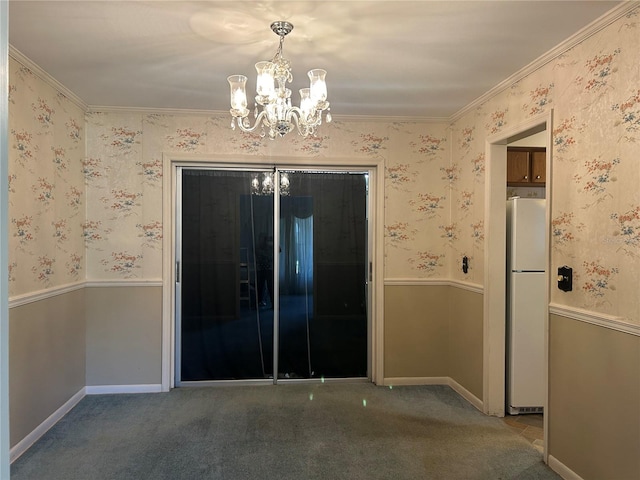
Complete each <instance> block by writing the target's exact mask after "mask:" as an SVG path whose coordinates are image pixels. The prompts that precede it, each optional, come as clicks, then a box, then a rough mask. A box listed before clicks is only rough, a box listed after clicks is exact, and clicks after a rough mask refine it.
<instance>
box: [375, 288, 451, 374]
mask: <svg viewBox="0 0 640 480" xmlns="http://www.w3.org/2000/svg"><path fill="white" fill-rule="evenodd" d="M449 288H450V287H448V286H442V285H386V286H385V287H384V377H385V378H398V377H445V376H447V375H448V369H447V335H448V329H447V325H448V318H449V301H448V299H449Z"/></svg>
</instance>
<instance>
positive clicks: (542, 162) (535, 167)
mask: <svg viewBox="0 0 640 480" xmlns="http://www.w3.org/2000/svg"><path fill="white" fill-rule="evenodd" d="M546 167H547V154H546V153H545V152H531V182H532V183H542V184H544V183H545V182H546V180H547V175H546Z"/></svg>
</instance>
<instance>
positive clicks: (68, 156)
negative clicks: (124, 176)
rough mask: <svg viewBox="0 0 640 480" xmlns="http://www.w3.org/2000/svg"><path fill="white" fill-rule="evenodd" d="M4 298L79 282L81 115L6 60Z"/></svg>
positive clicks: (82, 187) (81, 260) (81, 266)
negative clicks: (6, 271)
mask: <svg viewBox="0 0 640 480" xmlns="http://www.w3.org/2000/svg"><path fill="white" fill-rule="evenodd" d="M9 67H10V70H9V142H8V143H9V159H10V161H9V229H10V230H9V295H10V296H14V295H18V294H24V293H30V292H35V291H40V290H44V289H47V288H50V287H53V286H60V285H66V284H70V283H74V282H78V281H82V280H84V278H85V249H84V239H83V238H82V227H81V225H82V224H83V222H84V209H85V185H84V179H83V176H82V161H83V159H84V157H85V149H84V111H83V110H82V109H81V108H80V107H78V106H77V105H76V104H75V103H74V102H72V101H71V100H69V99H68V98H67V97H65V96H64V95H63V94H61V93H59V92H58V91H56V90H55V89H53V88H52V87H50V86H49V85H48V84H46V83H45V82H43V81H42V80H41V79H40V78H39V77H37V76H36V75H35V74H34V73H33V72H32V71H31V70H30V69H29V68H27V67H24V66H22V65H20V64H19V63H17V62H15V61H13V60H12V59H10V63H9Z"/></svg>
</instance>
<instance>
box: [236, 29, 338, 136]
mask: <svg viewBox="0 0 640 480" xmlns="http://www.w3.org/2000/svg"><path fill="white" fill-rule="evenodd" d="M271 30H273V32H274V33H275V34H276V35H278V36H279V37H280V45H279V46H278V50H277V51H276V54H275V55H274V57H273V59H271V61H262V62H258V63H256V72H257V78H256V97H255V108H254V112H253V114H254V117H255V123H254V125H253V126H251V125H250V122H249V119H248V116H249V113H250V111H249V110H248V109H247V92H246V84H247V77H246V76H244V75H231V76H230V77H228V78H227V80H228V81H229V86H230V88H231V110H229V111H230V112H231V116H232V118H231V129H232V130H235V128H236V124H237V125H238V127H239V128H240V130H242V131H243V132H253V131H255V130H256V129H258V128H260V131H261V136H262V137H264V136H265V135H267V132H268V135H269V138H271V139H274V138H276V136H280V137H284V136H285V135H286V134H287V133H289V132H291V131H292V130H293V129H296V130H297V131H298V133H299V134H300V135H302V136H303V137H307V136H309V135H315V133H316V130H317V127H318V126H319V125H321V124H322V113H323V112H324V111H325V110H326V115H325V120H326V122H327V123H329V122H331V112H330V109H329V102H328V101H327V84H326V82H325V76H326V74H327V72H326V71H325V70H322V69H313V70H309V72H308V73H307V75H308V76H309V80H310V85H309V88H302V89H300V106H299V107H297V106H292V105H291V90H289V89H288V88H287V87H286V84H287V83H291V82H292V81H293V74H292V73H291V63H290V62H289V60H286V59H285V58H283V56H282V44H283V43H284V37H285V36H286V35H287V34H289V33H290V32H291V30H293V25H292V24H291V23H289V22H285V21H278V22H273V23H272V24H271Z"/></svg>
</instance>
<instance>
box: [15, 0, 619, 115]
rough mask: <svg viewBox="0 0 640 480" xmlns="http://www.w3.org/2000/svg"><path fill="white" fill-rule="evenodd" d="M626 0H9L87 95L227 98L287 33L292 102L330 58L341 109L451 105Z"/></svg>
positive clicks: (28, 44) (133, 101)
mask: <svg viewBox="0 0 640 480" xmlns="http://www.w3.org/2000/svg"><path fill="white" fill-rule="evenodd" d="M619 3H620V2H617V1H611V0H609V1H580V0H573V1H516V0H511V1H506V0H505V1H451V0H449V1H427V0H423V1H399V0H393V1H392V0H389V1H356V0H352V1H344V0H343V1H328V0H326V1H305V0H297V1H285V0H281V1H259V2H258V1H242V0H234V1H163V0H155V1H110V0H95V1H87V0H84V1H57V0H48V1H32V0H11V1H10V2H9V43H10V45H11V46H12V47H13V48H15V49H17V50H18V51H19V52H20V53H22V54H23V55H25V56H26V57H28V58H29V59H30V60H32V61H33V62H35V63H36V64H37V65H39V66H40V67H41V68H42V69H44V70H45V71H46V72H47V73H48V74H50V75H51V76H52V77H53V78H55V79H56V80H57V81H58V82H60V83H62V84H63V85H64V86H65V87H67V88H68V89H69V90H71V92H73V93H74V94H75V95H76V96H78V97H79V98H80V99H81V100H82V101H83V102H84V103H86V104H87V105H89V106H110V107H130V108H131V107H134V108H170V109H177V108H179V109H197V110H207V111H210V110H217V111H227V110H228V108H229V106H228V105H229V88H228V83H227V80H226V78H227V76H228V75H230V74H234V73H242V74H245V75H247V76H248V77H249V82H248V85H247V90H248V92H247V93H248V94H249V95H250V96H251V95H253V93H254V89H255V83H254V82H255V80H254V79H255V75H254V72H255V70H254V68H253V65H254V64H255V63H256V62H257V61H259V60H270V59H271V58H272V57H273V55H274V53H275V51H276V49H277V46H278V36H277V35H275V34H274V33H273V32H272V31H271V29H270V24H271V23H272V22H273V21H276V20H287V21H289V22H291V23H293V25H294V30H293V32H292V33H291V34H289V35H288V36H287V37H286V40H285V42H284V49H283V53H284V56H285V58H288V59H289V60H291V62H292V66H293V74H294V81H293V84H292V86H291V88H292V90H293V91H294V92H296V93H294V95H293V98H294V102H297V98H298V96H297V90H298V89H299V88H303V87H305V86H308V85H307V84H308V80H307V77H306V72H307V70H309V69H311V68H324V69H325V70H327V71H328V74H327V84H328V89H329V101H330V102H331V107H332V108H331V112H332V114H333V115H334V116H336V115H363V116H385V117H387V116H397V117H420V118H448V117H450V116H452V115H454V114H455V113H456V112H457V111H459V110H460V109H461V108H463V107H464V106H465V105H468V104H469V103H471V102H473V101H474V100H475V99H477V98H478V97H480V96H481V95H482V94H484V93H485V92H487V91H488V90H490V89H491V88H493V87H495V86H496V85H498V84H499V83H500V82H502V81H503V80H505V79H506V78H508V77H509V76H510V75H512V74H513V73H515V72H517V71H518V70H520V69H522V68H523V67H525V66H526V65H528V64H530V63H531V62H533V61H534V60H536V59H537V58H539V57H540V56H542V55H543V54H545V53H546V52H548V51H549V50H551V49H552V48H553V47H555V46H556V45H558V44H560V43H562V42H563V41H564V40H566V39H567V38H569V37H571V36H572V35H573V34H574V33H576V32H577V31H579V30H581V29H582V28H583V27H585V26H586V25H588V24H590V23H591V22H592V21H594V20H596V19H597V18H599V17H600V16H602V15H603V14H604V13H606V12H607V11H609V10H610V9H612V8H614V7H616V6H617V5H618V4H619Z"/></svg>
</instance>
